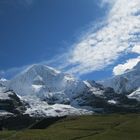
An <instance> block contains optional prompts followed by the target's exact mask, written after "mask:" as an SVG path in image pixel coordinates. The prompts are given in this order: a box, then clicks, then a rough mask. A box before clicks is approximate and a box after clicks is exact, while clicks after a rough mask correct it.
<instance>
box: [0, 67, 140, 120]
mask: <svg viewBox="0 0 140 140" xmlns="http://www.w3.org/2000/svg"><path fill="white" fill-rule="evenodd" d="M137 69H138V66H137V67H135V68H134V69H133V70H131V71H128V72H127V73H125V74H124V75H122V76H118V77H115V79H110V81H111V84H112V85H110V83H109V82H110V81H109V80H108V81H107V82H106V84H104V85H106V87H104V86H103V85H101V84H98V83H96V82H95V81H89V80H87V81H82V80H79V79H76V78H74V77H73V76H71V75H69V74H66V73H63V72H60V71H58V70H56V69H54V68H52V67H48V66H46V65H32V66H29V67H28V68H27V69H25V70H24V71H23V72H21V73H19V74H18V75H17V76H15V77H14V78H13V79H11V80H8V81H7V80H5V79H2V80H0V99H1V98H3V99H2V100H1V101H2V102H3V101H4V100H5V98H6V101H7V100H10V102H11V101H12V102H13V103H16V104H15V106H13V109H12V110H18V108H20V110H19V113H21V112H22V113H23V114H29V115H30V116H37V117H39V116H41V117H42V116H43V117H46V116H64V115H83V114H93V113H94V112H115V111H117V112H119V111H120V110H121V111H125V110H127V111H132V110H134V109H135V110H136V111H139V105H138V103H137V101H136V100H135V99H134V98H132V97H129V96H128V97H127V96H125V95H124V94H117V93H115V92H114V90H113V88H114V87H115V88H114V89H115V91H119V93H124V92H126V91H127V90H130V91H131V90H132V89H137V87H139V78H140V77H138V75H139V72H138V70H139V69H138V70H137ZM133 73H134V74H133ZM133 78H134V79H135V81H136V84H134V85H133V82H134V81H133ZM121 79H122V80H121ZM126 79H127V80H128V81H126ZM112 80H113V81H112ZM129 80H130V81H129ZM127 84H128V86H127ZM116 85H117V86H116ZM108 86H109V87H108ZM110 86H111V87H113V88H110ZM121 86H122V87H121ZM120 89H121V90H120ZM12 94H13V95H14V99H13V95H12ZM11 95H12V96H11ZM129 98H130V99H129ZM17 101H18V102H17ZM129 103H130V104H131V105H132V106H129ZM5 107H6V106H5ZM21 108H22V109H21ZM129 108H130V110H129ZM12 110H9V113H12V112H13V111H12ZM135 110H134V111H135ZM0 111H3V109H0ZM5 111H7V109H5ZM23 111H24V112H23Z"/></svg>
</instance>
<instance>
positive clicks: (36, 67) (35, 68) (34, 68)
mask: <svg viewBox="0 0 140 140" xmlns="http://www.w3.org/2000/svg"><path fill="white" fill-rule="evenodd" d="M42 71H46V72H48V73H49V72H50V73H52V74H59V73H61V72H60V71H58V70H56V69H54V68H52V67H49V66H47V65H43V64H33V65H31V66H29V67H28V68H27V69H26V70H25V71H23V73H26V72H36V73H41V72H42Z"/></svg>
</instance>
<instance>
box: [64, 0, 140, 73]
mask: <svg viewBox="0 0 140 140" xmlns="http://www.w3.org/2000/svg"><path fill="white" fill-rule="evenodd" d="M103 2H108V3H110V4H112V8H111V10H110V11H109V13H108V17H107V19H106V20H105V21H103V22H102V24H101V26H100V28H99V30H95V29H96V28H95V26H93V27H91V28H90V29H89V30H90V32H88V33H86V34H85V35H84V36H82V38H81V39H80V41H79V42H77V43H75V44H74V45H73V47H72V49H71V50H70V51H69V52H68V54H67V55H68V56H69V57H68V59H67V60H66V62H65V63H66V64H69V65H73V67H72V68H70V69H69V70H68V72H70V73H77V74H79V75H81V74H85V73H89V72H92V71H96V70H101V69H103V68H105V67H107V66H109V65H111V64H113V63H114V62H115V61H116V60H117V59H118V58H119V57H120V56H121V55H124V54H125V53H129V51H130V49H131V48H132V46H134V45H135V43H138V42H139V41H138V36H137V33H139V32H140V15H139V12H140V1H139V0H133V1H130V0H116V1H113V3H112V1H111V0H103ZM97 24H98V23H97ZM136 39H137V40H136Z"/></svg>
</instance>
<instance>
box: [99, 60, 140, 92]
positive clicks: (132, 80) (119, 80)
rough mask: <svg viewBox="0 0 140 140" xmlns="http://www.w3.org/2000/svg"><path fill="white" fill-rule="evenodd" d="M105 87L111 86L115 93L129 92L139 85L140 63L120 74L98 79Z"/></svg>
mask: <svg viewBox="0 0 140 140" xmlns="http://www.w3.org/2000/svg"><path fill="white" fill-rule="evenodd" d="M99 83H101V84H103V85H104V86H105V87H112V88H113V89H114V90H115V92H116V93H120V94H126V93H127V94H129V93H131V92H133V91H135V90H136V89H137V88H139V87H140V63H138V64H137V65H136V66H135V67H134V68H133V69H131V70H128V71H126V72H125V73H124V74H122V75H118V76H115V77H113V78H110V79H107V80H104V81H100V82H99Z"/></svg>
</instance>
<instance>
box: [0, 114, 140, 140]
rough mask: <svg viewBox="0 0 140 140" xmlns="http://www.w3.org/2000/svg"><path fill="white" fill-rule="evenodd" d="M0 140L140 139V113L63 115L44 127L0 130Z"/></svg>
mask: <svg viewBox="0 0 140 140" xmlns="http://www.w3.org/2000/svg"><path fill="white" fill-rule="evenodd" d="M0 140H140V115H139V114H112V115H92V116H77V117H67V118H65V119H62V120H59V121H57V122H56V123H54V124H52V125H50V126H49V127H47V128H46V129H24V130H19V131H7V130H3V131H0Z"/></svg>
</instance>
